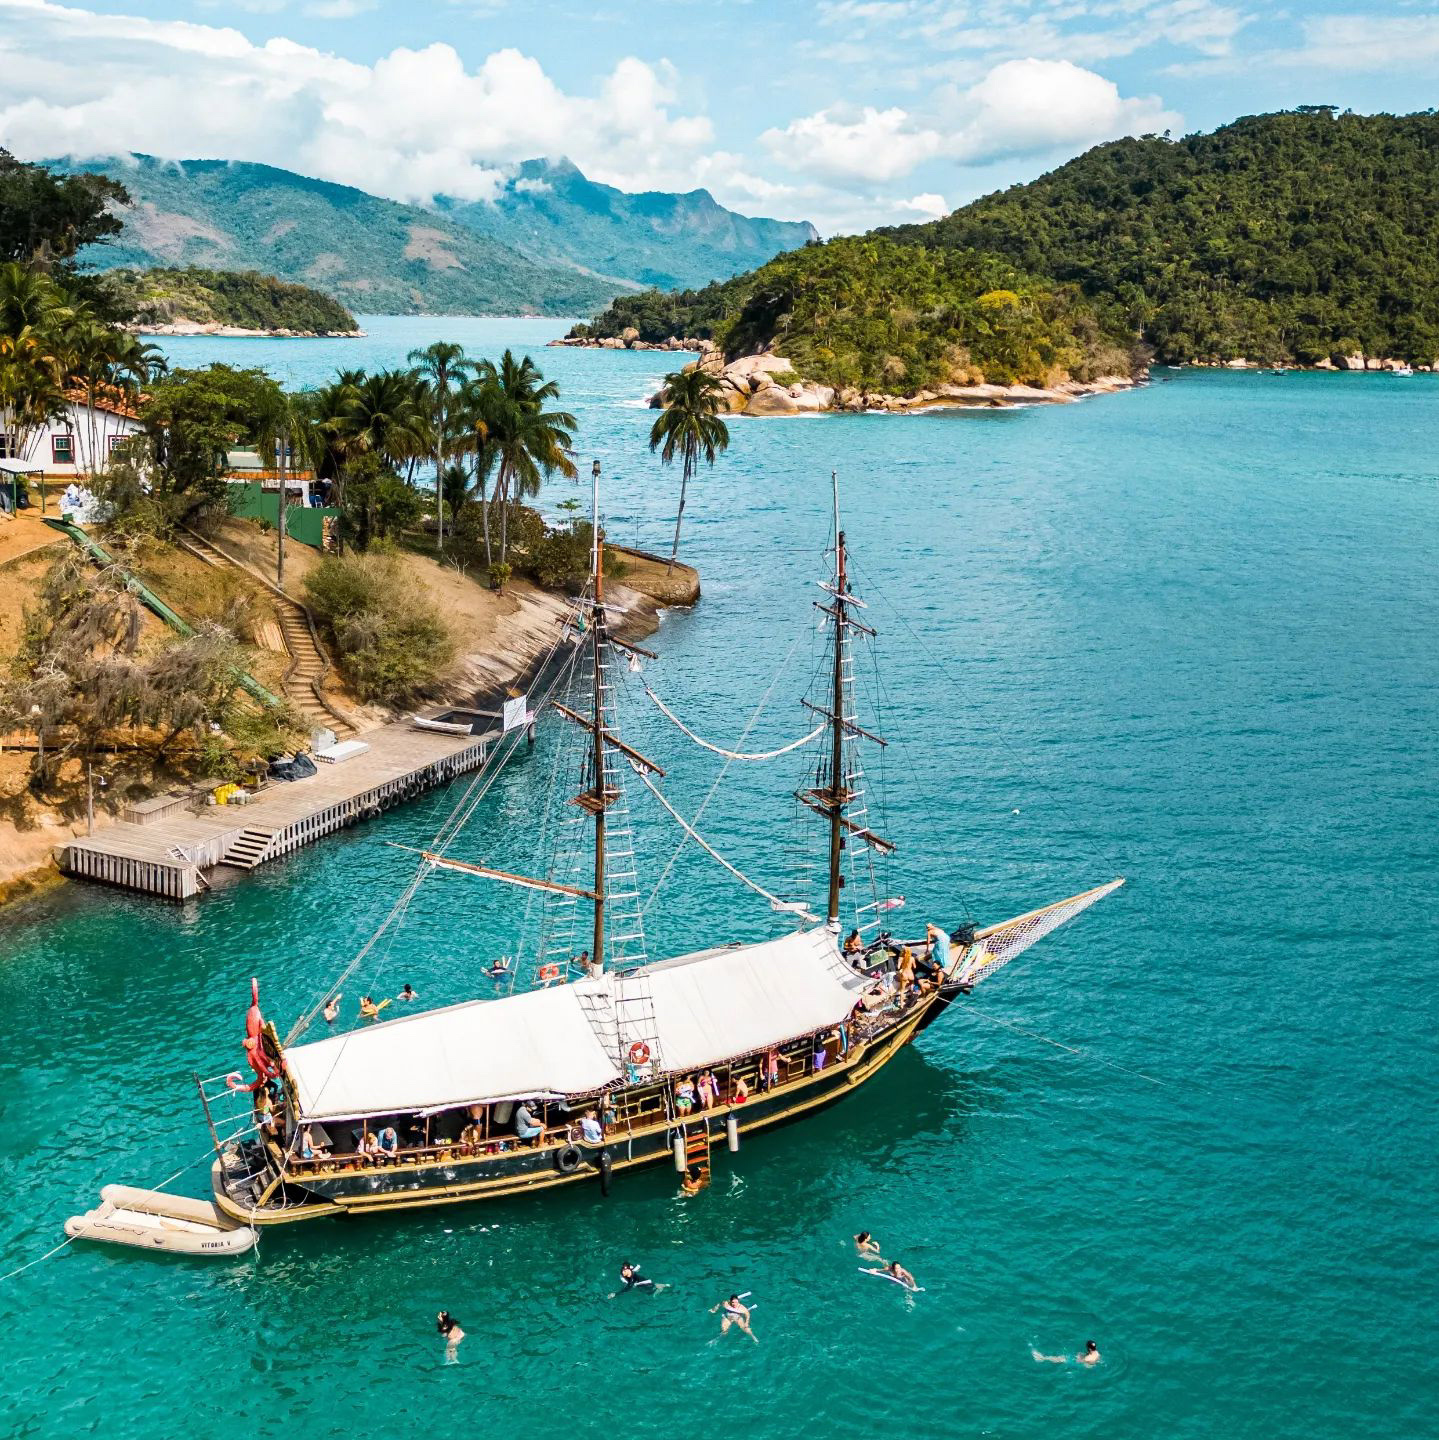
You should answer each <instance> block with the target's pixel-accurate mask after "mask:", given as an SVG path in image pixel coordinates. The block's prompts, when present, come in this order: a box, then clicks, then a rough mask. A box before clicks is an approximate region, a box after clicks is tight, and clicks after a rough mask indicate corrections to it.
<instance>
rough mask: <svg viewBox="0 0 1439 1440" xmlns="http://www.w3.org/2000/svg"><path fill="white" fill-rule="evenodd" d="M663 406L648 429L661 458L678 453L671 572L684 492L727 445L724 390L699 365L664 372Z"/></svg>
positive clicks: (669, 461)
mask: <svg viewBox="0 0 1439 1440" xmlns="http://www.w3.org/2000/svg"><path fill="white" fill-rule="evenodd" d="M661 394H662V397H663V400H664V408H663V409H662V410H661V411H660V414H659V418H658V419H657V420H656V421H655V423H654V425H653V426H652V427H651V429H650V449H651V450H652V451H653V450H658V451H659V452H660V461H661V463H662V464H665V465H673V464H674V459H675V456H676V455H679V457H680V459H681V462H682V465H683V468H682V470H681V471H680V508H679V510H678V511H677V512H676V514H675V543H674V545H673V547H672V548H671V550H670V565H669V568H670V570H671V571H673V569H674V568H675V561H676V560H677V559H678V558H679V553H680V522H681V521H682V520H683V519H684V514H685V492H686V491H687V490H688V489H689V483H690V479H691V477H692V476H693V475H694V473H695V470H696V468H697V467H698V465H699V462H700V461H701V460H703V461H704V462H705V464H706V465H713V464H714V463H715V459H716V457H717V456H718V455H719V454H720V453H721V452H722V451H724V450H726V449H728V448H729V426H728V425H726V424H725V422H724V421H723V420H721V419H720V416H719V411H720V406H721V405H722V404H723V399H722V397H723V394H724V391H723V390H722V389H721V387H720V382H719V379H718V377H716V376H714V375H711V374H710V373H709V371H708V370H701V369H700V368H699V366H698V365H696V366H695V367H694V368H693V369H690V370H681V371H680V372H679V373H678V374H675V375H666V376H665V384H664V389H663V391H662V392H661Z"/></svg>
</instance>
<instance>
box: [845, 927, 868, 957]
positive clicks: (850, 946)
mask: <svg viewBox="0 0 1439 1440" xmlns="http://www.w3.org/2000/svg"><path fill="white" fill-rule="evenodd" d="M844 953H845V957H846V958H849V957H850V956H854V955H863V954H864V941H863V940H861V939H860V938H859V927H858V926H856V927H855V928H854V929H853V930H851V931H850V932H849V934H848V935H846V936H845V937H844Z"/></svg>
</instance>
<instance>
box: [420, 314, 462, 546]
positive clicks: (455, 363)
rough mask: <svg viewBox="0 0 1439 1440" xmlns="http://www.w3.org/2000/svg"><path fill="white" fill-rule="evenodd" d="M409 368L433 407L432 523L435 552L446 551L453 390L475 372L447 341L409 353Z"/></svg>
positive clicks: (459, 349) (459, 351)
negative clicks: (426, 390)
mask: <svg viewBox="0 0 1439 1440" xmlns="http://www.w3.org/2000/svg"><path fill="white" fill-rule="evenodd" d="M408 358H409V361H410V364H411V365H413V366H414V367H415V369H416V371H417V372H418V373H419V374H420V375H422V376H423V377H424V378H425V379H426V380H427V381H428V382H429V395H430V398H431V403H432V407H433V408H432V413H431V416H430V423H431V427H432V428H433V430H434V432H435V520H436V523H437V525H438V527H439V528H438V530H437V532H436V540H437V548H438V549H440V550H443V549H444V548H445V456H446V454H447V453H448V451H449V449H450V441H451V434H450V423H451V411H452V409H453V406H452V403H451V400H452V394H453V390H452V387H453V386H454V385H455V382H456V381H463V379H464V376H465V375H466V374H467V373H468V372H469V371H471V370H473V369H474V368H475V362H474V361H473V360H468V359H466V358H465V347H464V346H463V345H456V344H454V343H453V342H452V341H449V340H436V341H435V342H434V344H433V345H427V346H426V347H425V348H424V349H423V350H411V351H410V354H409V357H408Z"/></svg>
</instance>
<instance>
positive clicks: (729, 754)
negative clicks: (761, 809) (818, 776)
mask: <svg viewBox="0 0 1439 1440" xmlns="http://www.w3.org/2000/svg"><path fill="white" fill-rule="evenodd" d="M640 683H641V684H642V685H643V686H644V692H645V694H646V695H648V696H649V697H650V699H651V700H652V701H653V702H654V704H655V708H656V709H657V710H658V711H659V712H660V714H661V715H663V716H664V717H665V719H666V720H668V721H669V722H670V724H672V725H673V726H674V727H675V729H677V730H678V731H679V732H680V733H681V734H682V735H687V736H688V737H689V738H690V739H691V740H693V741H694V742H695V744H696V745H698V746H699V747H700V749H701V750H708V751H710V752H711V753H712V754H715V755H722V756H724V758H725V759H726V760H775V759H778V757H779V756H781V755H788V754H789V752H790V751H791V750H798V749H799V748H800V746H801V745H808V744H809V742H810V741H811V740H817V739H818V738H819V737H820V736H821V735H823V734H824V732H825V728H826V727H825V726H824V725H823V724H820V725H816V726H815V727H814V729H813V730H811V731H810V732H809V734H808V735H802V736H800V738H799V739H798V740H791V741H790V743H789V744H788V745H781V746H780V747H779V749H778V750H759V751H753V752H750V753H746V752H744V751H742V750H726V749H725V748H724V747H723V746H722V745H711V744H710V742H709V741H708V740H702V739H700V737H699V736H698V735H696V734H695V732H694V731H693V730H691V729H690V728H689V726H688V725H686V724H685V723H684V721H683V720H681V719H680V718H679V716H678V715H676V714H675V713H674V711H673V710H671V709H670V708H669V706H668V705H666V704H665V702H664V701H663V700H661V699H660V697H659V696H658V695H656V694H655V692H654V691H653V690H651V689H650V687H649V685H648V684H647V683H646V682H645V681H641V682H640Z"/></svg>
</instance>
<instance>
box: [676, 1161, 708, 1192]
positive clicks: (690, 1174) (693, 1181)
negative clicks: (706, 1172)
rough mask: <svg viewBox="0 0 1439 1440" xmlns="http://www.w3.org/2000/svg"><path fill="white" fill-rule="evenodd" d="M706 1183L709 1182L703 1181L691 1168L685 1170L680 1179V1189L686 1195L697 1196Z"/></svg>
mask: <svg viewBox="0 0 1439 1440" xmlns="http://www.w3.org/2000/svg"><path fill="white" fill-rule="evenodd" d="M708 1183H709V1182H708V1181H707V1180H705V1179H704V1177H703V1176H701V1175H700V1173H699V1172H698V1171H697V1170H695V1169H693V1168H691V1169H689V1170H686V1171H685V1173H684V1176H683V1177H682V1178H681V1180H680V1189H681V1190H683V1191H684V1193H685V1194H686V1195H698V1194H699V1193H700V1191H701V1190H703V1189H704V1188H705V1186H706V1185H707V1184H708Z"/></svg>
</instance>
